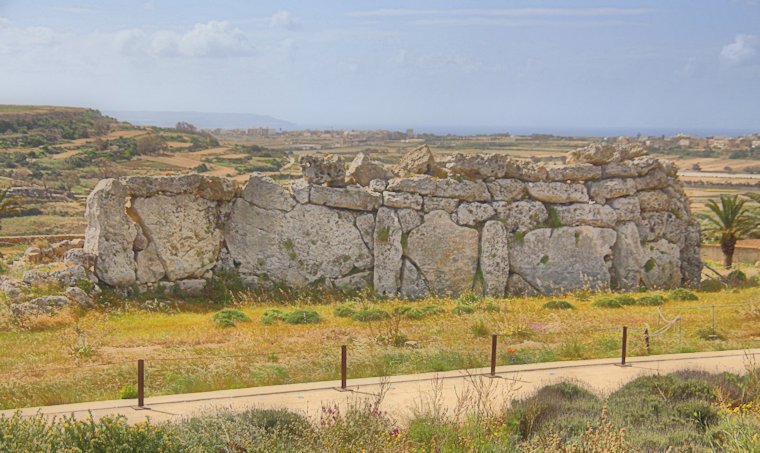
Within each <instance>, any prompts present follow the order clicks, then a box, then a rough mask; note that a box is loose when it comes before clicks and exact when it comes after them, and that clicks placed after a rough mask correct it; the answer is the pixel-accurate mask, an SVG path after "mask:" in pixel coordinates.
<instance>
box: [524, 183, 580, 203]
mask: <svg viewBox="0 0 760 453" xmlns="http://www.w3.org/2000/svg"><path fill="white" fill-rule="evenodd" d="M527 189H528V193H529V194H530V196H531V197H533V198H534V199H536V200H538V201H543V202H545V203H585V202H587V201H588V192H586V186H584V185H583V184H569V183H564V182H530V183H528V185H527Z"/></svg>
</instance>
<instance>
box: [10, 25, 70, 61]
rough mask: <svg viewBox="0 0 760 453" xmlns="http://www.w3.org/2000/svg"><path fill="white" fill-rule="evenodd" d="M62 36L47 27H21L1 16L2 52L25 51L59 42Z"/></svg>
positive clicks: (51, 45)
mask: <svg viewBox="0 0 760 453" xmlns="http://www.w3.org/2000/svg"><path fill="white" fill-rule="evenodd" d="M61 40H62V36H61V35H59V34H58V33H56V32H54V31H53V30H52V29H50V28H47V27H20V26H17V25H15V24H14V23H13V22H11V21H10V20H9V19H7V18H3V17H0V54H15V53H24V52H25V51H26V50H28V49H30V48H47V47H53V46H55V45H56V44H59V43H60V42H61Z"/></svg>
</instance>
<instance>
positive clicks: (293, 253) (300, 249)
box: [225, 199, 372, 287]
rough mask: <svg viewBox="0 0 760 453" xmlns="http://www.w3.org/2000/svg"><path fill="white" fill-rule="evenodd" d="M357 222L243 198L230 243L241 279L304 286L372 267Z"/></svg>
mask: <svg viewBox="0 0 760 453" xmlns="http://www.w3.org/2000/svg"><path fill="white" fill-rule="evenodd" d="M354 221H355V219H354V217H352V216H345V215H341V213H340V212H339V211H336V210H334V209H330V208H326V207H324V206H316V205H311V204H307V205H298V206H296V207H295V208H293V210H292V211H290V212H287V213H285V212H282V211H277V210H265V209H261V208H259V207H257V206H253V205H251V204H250V203H248V202H246V201H245V200H243V199H238V200H236V201H235V204H234V206H233V209H232V212H231V214H230V219H229V221H228V222H227V224H226V230H225V241H226V243H227V248H228V249H229V252H230V255H231V256H232V259H233V260H234V261H235V262H236V263H239V265H238V270H239V272H240V273H241V274H245V275H248V276H251V275H253V276H258V277H259V278H260V279H261V280H268V281H271V282H278V283H283V284H286V285H288V286H292V287H299V286H305V285H307V284H310V283H313V282H315V281H320V280H322V281H325V280H329V279H335V278H340V277H343V276H346V275H348V274H350V273H351V272H352V271H354V270H355V269H360V270H364V269H369V268H370V266H371V265H372V256H371V254H370V252H369V249H368V247H367V246H366V245H365V243H364V241H363V240H362V237H361V234H360V232H359V230H358V229H357V228H356V227H355V226H354Z"/></svg>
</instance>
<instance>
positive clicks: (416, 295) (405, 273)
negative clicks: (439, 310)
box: [401, 259, 430, 299]
mask: <svg viewBox="0 0 760 453" xmlns="http://www.w3.org/2000/svg"><path fill="white" fill-rule="evenodd" d="M429 295H430V290H428V287H427V283H425V279H424V278H423V277H422V274H421V273H420V271H419V269H417V266H415V265H414V264H412V262H411V261H409V260H408V259H404V263H403V265H402V267H401V297H403V298H404V299H420V298H423V297H427V296H429Z"/></svg>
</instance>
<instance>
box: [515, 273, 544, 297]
mask: <svg viewBox="0 0 760 453" xmlns="http://www.w3.org/2000/svg"><path fill="white" fill-rule="evenodd" d="M507 292H508V293H509V295H510V296H516V297H533V296H539V295H541V292H539V291H538V290H537V289H536V288H534V287H533V286H531V284H530V283H528V281H527V280H525V279H524V278H522V277H520V275H519V274H509V279H508V280H507Z"/></svg>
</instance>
